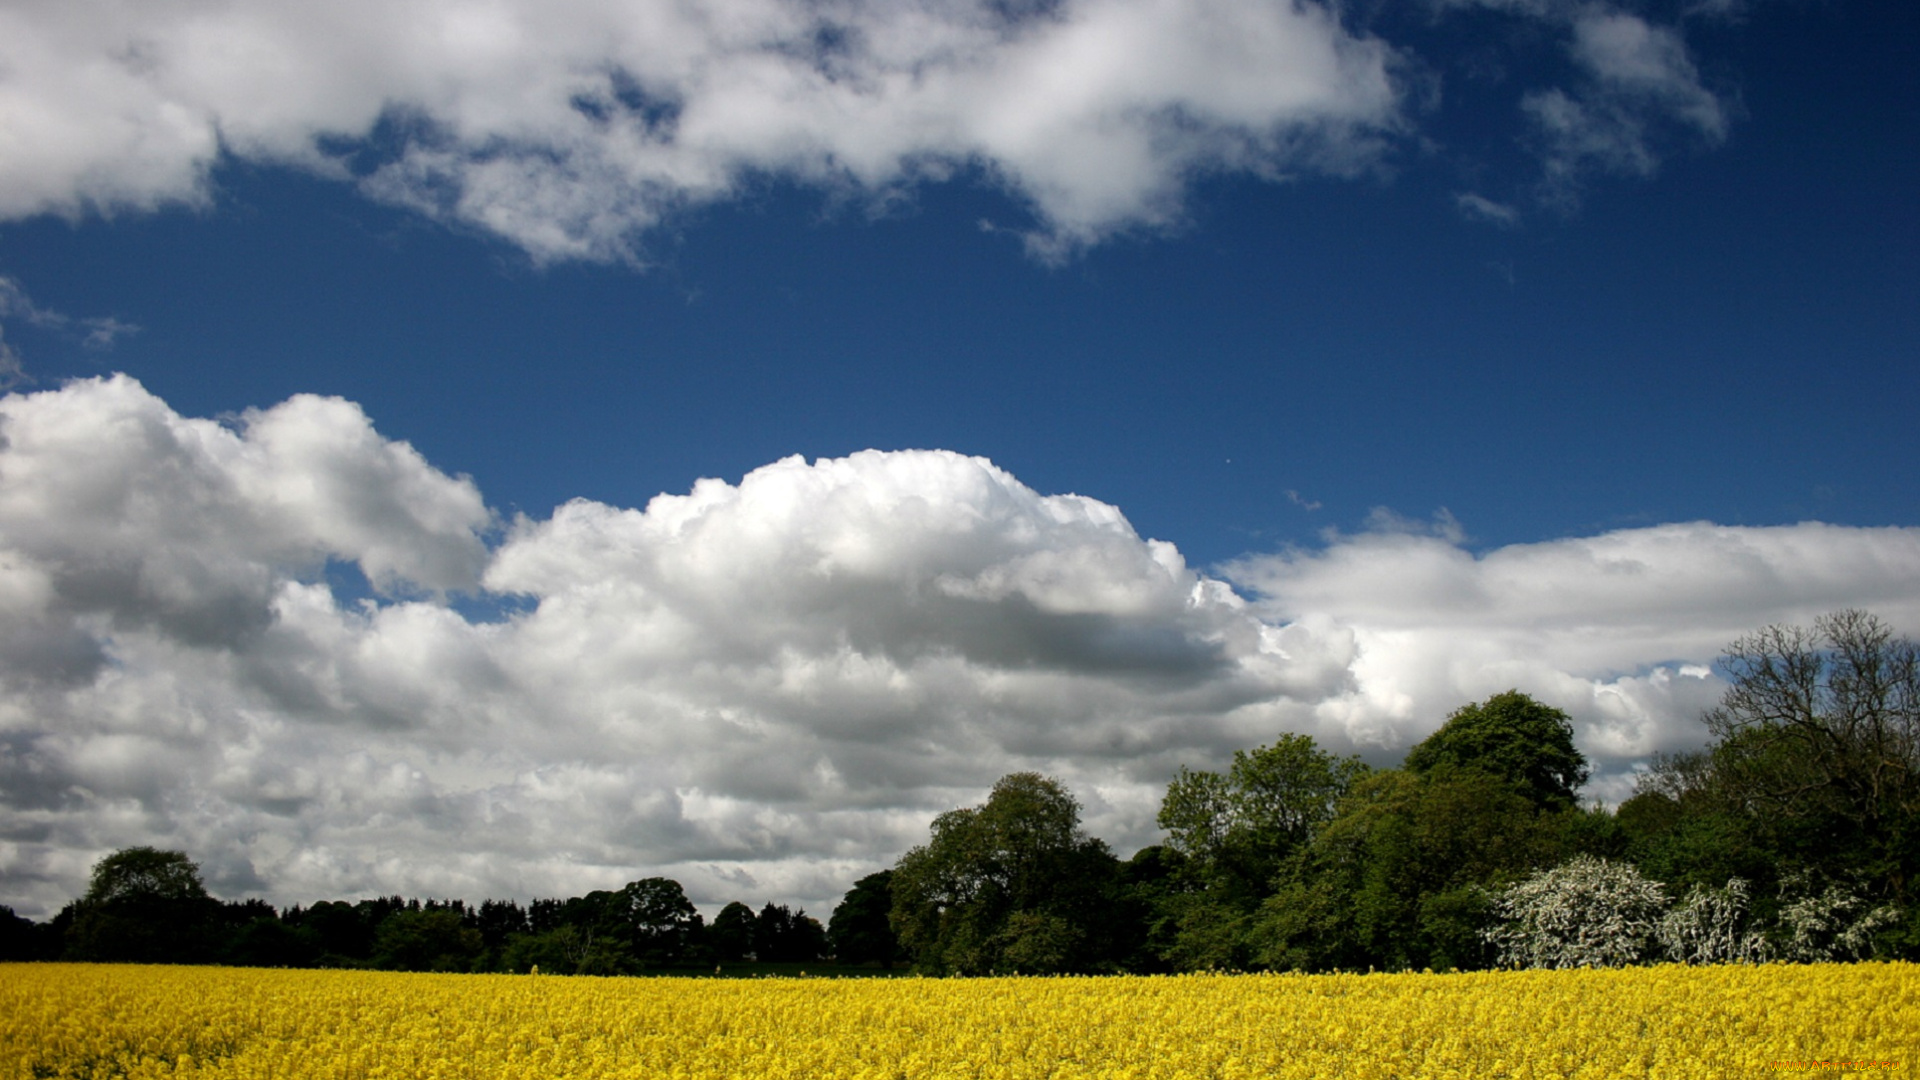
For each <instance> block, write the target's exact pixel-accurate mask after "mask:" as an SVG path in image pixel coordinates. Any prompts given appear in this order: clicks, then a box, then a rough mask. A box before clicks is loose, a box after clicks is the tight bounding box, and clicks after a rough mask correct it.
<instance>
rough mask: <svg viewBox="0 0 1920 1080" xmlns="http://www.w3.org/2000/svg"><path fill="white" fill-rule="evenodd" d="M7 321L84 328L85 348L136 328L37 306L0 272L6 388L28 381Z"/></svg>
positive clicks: (0, 376) (107, 345) (105, 344)
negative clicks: (82, 317)
mask: <svg viewBox="0 0 1920 1080" xmlns="http://www.w3.org/2000/svg"><path fill="white" fill-rule="evenodd" d="M8 321H17V322H23V323H25V324H27V325H28V326H33V327H38V328H40V329H45V330H54V331H66V332H70V331H73V330H76V329H77V330H81V331H84V334H83V336H82V337H81V344H82V345H84V346H85V347H86V348H89V349H111V348H113V344H114V342H116V341H118V340H119V339H120V338H123V337H126V336H127V335H129V334H137V333H139V332H140V328H139V327H138V326H135V325H134V324H133V323H129V322H123V321H121V320H119V319H115V318H111V317H108V318H91V319H76V318H73V317H72V316H69V315H64V314H61V313H60V312H58V311H54V310H52V309H50V308H45V307H41V306H40V305H39V304H36V303H34V302H33V298H32V297H30V296H28V295H27V291H26V289H24V288H22V287H21V285H20V282H19V281H17V280H16V279H14V278H10V277H7V276H6V275H4V274H0V390H10V389H12V388H13V387H14V386H16V385H18V384H20V383H22V382H31V381H32V380H31V379H29V378H28V377H27V373H26V369H25V368H24V367H23V366H22V364H21V362H20V354H19V353H18V352H17V351H15V350H14V348H13V347H12V346H11V345H9V344H8V343H7V339H6V323H7V322H8Z"/></svg>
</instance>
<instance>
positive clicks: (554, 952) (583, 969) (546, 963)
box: [501, 924, 637, 975]
mask: <svg viewBox="0 0 1920 1080" xmlns="http://www.w3.org/2000/svg"><path fill="white" fill-rule="evenodd" d="M501 966H502V967H504V968H506V969H507V970H508V971H513V972H520V973H525V972H528V971H533V970H535V969H536V968H537V969H538V970H539V971H540V972H542V973H543V974H547V975H631V974H633V973H634V971H636V970H637V969H636V967H635V965H634V959H633V954H632V952H630V951H629V950H628V949H627V947H626V945H625V943H623V942H620V941H618V940H616V939H614V938H612V937H609V936H608V935H606V934H604V933H599V932H596V930H595V929H594V928H593V927H592V926H576V925H573V924H563V925H559V926H553V927H549V928H547V929H545V930H541V931H538V932H536V933H526V934H515V935H514V936H513V937H512V938H510V939H509V940H508V941H507V946H506V949H505V951H504V952H503V953H502V955H501Z"/></svg>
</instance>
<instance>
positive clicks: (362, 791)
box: [0, 0, 1920, 918]
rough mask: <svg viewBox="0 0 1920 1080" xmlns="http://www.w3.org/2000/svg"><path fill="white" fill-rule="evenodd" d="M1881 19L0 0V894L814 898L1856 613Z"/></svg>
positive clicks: (1893, 570)
mask: <svg viewBox="0 0 1920 1080" xmlns="http://www.w3.org/2000/svg"><path fill="white" fill-rule="evenodd" d="M1916 43H1920V12H1916V10H1915V9H1914V7H1913V6H1912V5H1910V4H1903V3H1891V2H1888V3H1873V2H1865V0H1591V2H1573V0H1356V2H1353V3H1347V4H1340V5H1328V4H1325V3H1322V2H1319V0H1297V2H1281V0H991V2H984V0H887V2H866V0H812V2H798V0H706V2H704V3H701V4H687V3H672V2H668V0H566V2H562V3H555V2H552V0H541V2H539V3H535V2H533V0H487V2H481V0H382V2H380V3H362V2H357V0H354V2H340V3H334V4H327V5H311V4H298V3H274V2H266V0H150V2H147V3H142V4H138V5H128V4H120V3H114V2H108V0H60V2H58V3H52V2H41V0H0V377H4V379H5V383H6V388H7V396H6V397H5V398H4V399H3V400H0V609H4V614H0V902H3V903H7V904H10V905H11V906H12V907H13V908H14V909H15V910H16V911H18V912H20V913H21V914H24V915H28V916H31V917H35V918H44V917H47V916H50V915H51V914H52V913H53V912H55V911H57V910H58V909H59V907H60V906H61V905H62V904H64V903H65V902H67V901H68V900H70V899H71V898H73V897H74V896H77V895H78V894H79V893H80V892H82V891H83V890H84V888H85V884H86V879H87V874H88V871H89V869H90V867H91V866H92V864H93V863H94V862H95V861H96V860H97V859H99V858H100V857H101V856H102V855H104V854H106V853H108V852H111V851H113V850H115V849H117V848H120V847H124V846H129V845H136V844H151V845H154V846H158V847H163V848H172V849H178V850H184V851H186V852H188V853H189V854H190V855H191V856H192V857H193V858H195V859H196V860H197V861H198V862H199V863H200V865H201V867H202V870H203V872H204V874H205V876H206V878H207V881H208V884H209V886H210V888H211V889H212V890H213V891H214V892H215V893H216V894H217V895H221V896H224V897H229V898H238V897H242V896H260V897H265V898H267V899H269V900H272V901H273V902H275V903H278V904H290V903H310V902H312V901H314V900H318V899H323V898H335V897H348V898H351V897H359V896H368V895H375V894H393V893H400V894H405V895H414V896H438V897H461V898H465V899H468V900H470V901H473V902H478V901H479V900H480V899H483V898H490V897H491V898H507V897H515V898H520V899H528V898H532V897H538V896H567V895H578V894H580V893H583V892H585V891H587V890H590V889H594V888H608V887H617V886H619V885H620V884H623V883H625V882H627V881H631V880H636V879H638V878H641V877H647V876H654V875H664V876H669V877H672V878H674V879H676V880H678V881H680V882H681V883H682V884H683V885H684V886H685V887H686V889H687V891H688V894H689V895H690V896H691V897H692V898H693V899H694V900H695V901H696V902H697V903H699V904H700V905H701V906H702V907H703V908H704V909H706V910H708V911H710V912H711V911H712V910H715V909H717V908H718V907H719V906H721V905H723V904H725V903H726V902H728V901H731V900H741V901H745V902H747V903H749V904H752V905H754V906H758V905H760V904H762V903H765V902H769V901H773V902H781V903H789V904H794V905H798V906H802V907H805V908H806V909H807V910H809V911H811V912H813V913H815V914H818V915H820V916H822V917H824V916H825V915H826V914H827V913H828V912H829V911H830V910H831V908H832V906H833V904H834V903H836V902H837V901H838V899H839V897H840V896H841V895H842V894H843V893H844V892H845V891H846V889H847V888H848V887H849V886H850V885H851V883H852V882H853V881H854V880H855V879H856V878H858V877H860V876H861V875H863V874H865V873H868V872H871V871H873V870H876V869H880V868H883V867H885V866H888V865H890V864H891V863H892V862H893V861H894V860H895V859H897V858H898V856H899V855H900V854H901V853H902V852H904V851H905V850H906V849H907V848H908V847H910V846H912V845H913V844H915V843H919V842H922V841H924V840H925V838H926V835H927V825H928V822H929V821H930V820H931V818H932V817H933V816H934V815H935V814H937V813H939V812H941V811H944V810H947V809H952V808H954V807H956V806H964V805H972V804H977V803H978V802H979V801H981V799H982V798H983V797H984V795H985V793H986V791H987V790H988V789H989V788H990V786H991V785H992V783H993V782H994V780H996V779H998V778H999V777H1000V776H1002V775H1004V774H1006V773H1009V772H1013V771H1017V770H1023V769H1033V770H1038V771H1041V772H1044V773H1047V774H1049V775H1053V776H1057V777H1059V778H1060V779H1062V780H1063V781H1064V782H1066V783H1067V785H1068V786H1069V788H1070V789H1071V790H1072V791H1073V792H1074V793H1075V794H1076V795H1077V797H1078V798H1079V799H1080V801H1081V803H1082V807H1083V819H1084V821H1085V823H1086V825H1087V827H1088V829H1089V831H1090V832H1092V833H1093V834H1094V835H1097V836H1100V837H1103V838H1105V839H1106V840H1107V841H1108V842H1109V843H1110V844H1111V845H1112V846H1113V847H1114V849H1115V850H1116V851H1117V852H1118V853H1120V854H1122V855H1126V854H1128V853H1130V852H1132V851H1133V850H1136V849H1138V848H1139V847H1141V846H1143V845H1146V844H1151V843H1154V842H1156V841H1157V840H1158V839H1159V838H1160V836H1161V835H1162V834H1161V833H1160V832H1159V831H1158V830H1157V829H1156V828H1155V825H1154V815H1155V812H1156V810H1157V808H1158V803H1159V798H1160V796H1161V794H1163V793H1164V791H1165V787H1166V784H1167V782H1168V781H1169V780H1170V779H1171V778H1172V777H1173V776H1174V775H1176V774H1177V772H1178V770H1179V769H1180V768H1181V767H1182V766H1187V767H1192V768H1217V767H1220V766H1222V765H1223V764H1224V763H1226V762H1227V761H1228V760H1229V759H1230V758H1231V755H1232V753H1233V751H1234V750H1236V749H1246V748H1251V747H1254V746H1258V745H1262V744H1266V743H1270V742H1272V741H1273V740H1274V739H1275V738H1276V737H1278V736H1279V735H1280V734H1282V733H1287V732H1299V733H1305V734H1309V735H1311V736H1313V737H1314V738H1315V739H1316V740H1317V741H1318V742H1319V743H1320V744H1321V745H1322V746H1323V747H1325V748H1327V749H1328V750H1331V751H1334V752H1337V753H1342V754H1345V753H1357V754H1360V755H1362V756H1363V757H1364V758H1366V759H1367V760H1368V761H1370V762H1372V763H1374V764H1376V765H1382V766H1391V765H1394V764H1397V763H1398V761H1399V760H1400V758H1401V756H1402V755H1404V753H1405V751H1406V749H1407V747H1409V746H1410V745H1412V744H1413V743H1414V742H1417V741H1418V740H1419V739H1421V738H1423V737H1424V736H1425V735H1426V734H1428V733H1429V732H1431V731H1433V730H1434V729H1435V728H1437V727H1438V726H1439V725H1440V724H1441V723H1442V722H1444V720H1445V718H1446V716H1447V715H1448V714H1449V713H1450V712H1452V711H1453V710H1455V709H1457V708H1459V707H1460V706H1462V705H1464V704H1467V703H1469V702H1472V701H1477V700H1483V699H1484V698H1485V697H1487V696H1489V695H1491V694H1494V693H1498V692H1501V691H1504V690H1507V689H1510V688H1512V689H1519V690H1522V691H1524V692H1526V693H1529V694H1532V695H1534V696H1535V697H1537V698H1539V699H1540V700H1542V701H1545V702H1547V703H1549V704H1552V705H1554V706H1556V707H1558V708H1561V709H1564V710H1565V711H1566V712H1567V713H1568V714H1569V715H1570V716H1571V717H1572V719H1573V723H1574V728H1575V733H1576V741H1577V742H1578V744H1579V746H1580V747H1581V749H1582V751H1583V752H1584V753H1585V754H1586V755H1587V756H1588V758H1589V759H1590V761H1591V762H1592V765H1593V771H1594V778H1593V780H1592V781H1591V783H1590V784H1589V785H1588V788H1587V790H1586V794H1587V796H1588V797H1589V798H1591V799H1595V800H1599V801H1601V802H1607V803H1612V802H1617V801H1618V800H1620V799H1622V798H1624V797H1626V796H1628V795H1630V794H1631V793H1632V791H1633V785H1634V776H1635V775H1636V774H1637V773H1638V772H1639V771H1642V770H1644V769H1645V768H1646V767H1647V764H1648V763H1649V762H1650V761H1651V760H1653V759H1654V758H1655V757H1656V755H1659V754H1663V753H1673V752H1678V751H1684V750H1687V749H1692V748H1697V747H1699V746H1701V745H1703V743H1704V742H1705V740H1706V731H1705V729H1704V727H1703V726H1702V725H1701V723H1700V721H1699V717H1700V713H1701V711H1702V710H1703V709H1705V708H1707V707H1710V706H1711V705H1712V704H1713V703H1714V702H1715V701H1716V700H1717V699H1718V697H1719V695H1720V694H1721V693H1722V692H1723V691H1724V689H1725V682H1724V680H1723V674H1722V672H1721V670H1720V669H1719V668H1717V667H1716V664H1715V662H1716V659H1717V658H1718V657H1719V656H1720V655H1721V653H1722V651H1723V649H1725V647H1726V646H1727V645H1728V644H1729V643H1730V642H1732V641H1734V640H1735V639H1736V638H1738V637H1740V636H1741V635H1743V634H1746V633H1749V632H1752V631H1754V630H1757V629H1759V628H1760V627H1762V626H1766V625H1769V624H1773V623H1780V622H1790V623H1800V624H1805V623H1809V622H1811V621H1812V620H1813V619H1814V618H1816V617H1817V616H1818V615H1820V614H1822V613H1824V612H1829V611H1834V610H1838V609H1841V608H1846V607H1864V608H1867V609H1870V610H1872V611H1874V612H1876V613H1878V614H1879V615H1881V616H1882V617H1884V618H1885V619H1886V620H1887V621H1888V622H1889V623H1890V624H1891V625H1892V626H1893V627H1894V628H1895V629H1896V630H1898V631H1899V632H1902V633H1906V634H1916V633H1920V481H1917V480H1916V473H1915V469H1914V467H1913V466H1914V463H1915V457H1916V453H1915V452H1916V449H1920V447H1917V446H1916V436H1915V428H1914V423H1913V413H1914V408H1913V403H1914V402H1915V401H1916V400H1920V395H1917V393H1916V391H1920V199H1916V197H1915V187H1914V181H1913V178H1914V177H1915V176H1916V175H1920V70H1917V69H1916V68H1915V66H1914V65H1913V64H1912V62H1911V60H1912V56H1913V55H1914V47H1915V45H1916Z"/></svg>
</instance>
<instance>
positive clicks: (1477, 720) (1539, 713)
mask: <svg viewBox="0 0 1920 1080" xmlns="http://www.w3.org/2000/svg"><path fill="white" fill-rule="evenodd" d="M1406 768H1407V771H1409V772H1414V773H1430V772H1434V771H1435V770H1439V769H1476V770H1478V771H1480V772H1484V773H1487V774H1489V775H1492V776H1497V777H1500V778H1502V779H1505V780H1507V781H1508V782H1510V783H1512V784H1514V785H1515V786H1517V787H1518V788H1519V789H1520V790H1521V791H1522V792H1524V793H1525V794H1526V795H1527V797H1528V798H1530V799H1532V800H1533V802H1534V804H1535V805H1536V806H1541V807H1547V806H1557V807H1566V806H1572V805H1573V803H1574V792H1575V791H1577V790H1578V789H1579V788H1580V785H1582V784H1584V783H1586V782H1587V775H1588V772H1587V759H1586V757H1585V755H1583V754H1581V753H1580V751H1579V749H1578V748H1576V747H1575V746H1574V745H1573V719H1572V718H1571V717H1569V716H1568V715H1567V714H1566V713H1564V712H1561V711H1560V710H1559V709H1556V708H1553V707H1552V706H1550V705H1543V704H1541V703H1540V702H1538V701H1535V700H1534V699H1533V698H1530V697H1528V696H1527V695H1525V694H1523V693H1521V692H1519V691H1518V690H1509V691H1507V692H1506V693H1504V694H1495V695H1494V696H1492V697H1490V698H1488V699H1487V700H1486V701H1485V702H1483V703H1481V702H1476V703H1470V704H1467V705H1463V706H1461V707H1460V708H1459V709H1456V710H1455V711H1454V712H1453V714H1452V715H1450V716H1448V717H1447V722H1446V723H1444V724H1442V725H1440V730H1438V731H1436V732H1434V733H1433V734H1432V735H1429V736H1427V738H1426V739H1425V740H1423V741H1422V742H1420V743H1419V744H1418V745H1416V746H1415V747H1414V748H1413V749H1412V750H1410V751H1408V753H1407V761H1406Z"/></svg>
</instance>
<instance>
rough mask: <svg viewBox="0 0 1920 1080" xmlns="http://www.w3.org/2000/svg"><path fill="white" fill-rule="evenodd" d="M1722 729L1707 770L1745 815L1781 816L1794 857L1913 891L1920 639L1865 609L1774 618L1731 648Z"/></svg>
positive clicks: (1711, 724)
mask: <svg viewBox="0 0 1920 1080" xmlns="http://www.w3.org/2000/svg"><path fill="white" fill-rule="evenodd" d="M1721 664H1722V666H1723V667H1724V668H1725V669H1726V671H1727V673H1728V676H1729V682H1730V684H1731V685H1730V686H1729V687H1728V689H1727V692H1726V695H1725V697H1724V698H1723V699H1722V700H1721V702H1720V704H1719V705H1718V706H1717V707H1716V708H1714V709H1713V710H1712V711H1710V712H1708V713H1707V715H1706V717H1705V721H1706V724H1707V727H1708V729H1709V730H1710V731H1712V732H1713V734H1714V735H1715V736H1716V737H1718V738H1719V740H1720V742H1719V745H1718V746H1717V747H1716V748H1715V750H1714V752H1713V754H1712V755H1711V757H1710V758H1709V759H1708V760H1707V761H1706V762H1703V763H1701V765H1700V767H1699V769H1698V770H1697V772H1698V775H1697V776H1694V777H1686V778H1682V783H1685V782H1686V781H1687V780H1691V781H1692V782H1693V786H1695V787H1706V788H1709V789H1713V793H1714V794H1715V795H1716V796H1717V797H1718V801H1719V802H1720V803H1721V804H1722V805H1723V806H1725V807H1728V808H1730V809H1732V810H1734V811H1736V812H1744V813H1746V814H1749V815H1753V816H1756V817H1759V818H1761V819H1763V820H1765V821H1769V822H1777V823H1778V827H1777V828H1776V829H1775V830H1774V831H1775V835H1776V836H1778V837H1779V838H1781V839H1785V840H1789V841H1793V840H1798V841H1799V842H1798V843H1796V844H1794V848H1795V850H1793V851H1792V852H1791V853H1790V854H1792V855H1793V856H1794V857H1795V858H1794V861H1795V862H1796V863H1798V864H1800V865H1802V866H1804V867H1806V868H1810V869H1818V870H1821V871H1823V872H1824V873H1826V874H1827V875H1829V876H1839V875H1843V874H1849V873H1863V872H1864V873H1866V874H1868V875H1869V876H1871V877H1873V878H1875V879H1877V880H1879V881H1880V882H1882V883H1883V884H1884V886H1885V887H1886V893H1887V895H1886V897H1885V898H1886V899H1890V900H1895V901H1898V902H1901V903H1906V902H1909V901H1911V900H1912V899H1913V892H1914V885H1913V878H1914V875H1915V873H1916V872H1920V844H1916V843H1915V842H1914V838H1915V837H1916V836H1920V647H1916V645H1915V644H1914V643H1913V642H1912V641H1911V640H1908V639H1905V638H1895V637H1894V636H1893V633H1892V631H1891V629H1890V628H1889V627H1888V626H1887V625H1886V623H1884V622H1882V621H1881V620H1880V619H1879V618H1877V617H1875V616H1874V615H1871V614H1869V613H1867V612H1864V611H1851V610H1850V611H1840V612H1835V613H1833V614H1831V615H1826V616H1823V617H1821V618H1820V619H1818V620H1816V621H1815V623H1814V625H1813V626H1812V627H1811V628H1807V627H1798V626H1770V627H1767V628H1766V629H1764V630H1761V631H1759V632H1758V633H1756V634H1752V635H1750V636H1748V637H1744V638H1741V639H1740V640H1738V641H1736V642H1734V643H1733V644H1732V645H1730V646H1728V648H1727V653H1726V655H1725V656H1724V657H1722V659H1721Z"/></svg>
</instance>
